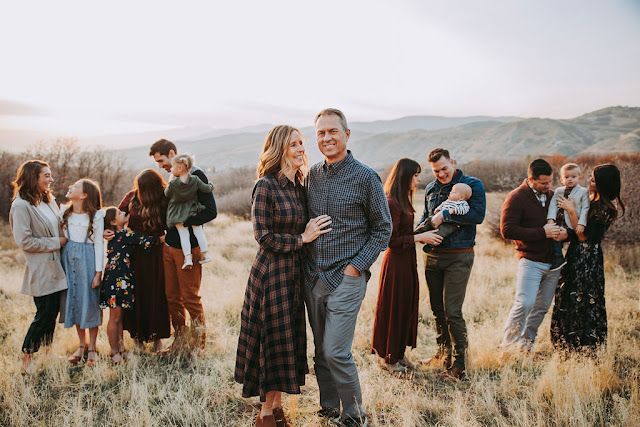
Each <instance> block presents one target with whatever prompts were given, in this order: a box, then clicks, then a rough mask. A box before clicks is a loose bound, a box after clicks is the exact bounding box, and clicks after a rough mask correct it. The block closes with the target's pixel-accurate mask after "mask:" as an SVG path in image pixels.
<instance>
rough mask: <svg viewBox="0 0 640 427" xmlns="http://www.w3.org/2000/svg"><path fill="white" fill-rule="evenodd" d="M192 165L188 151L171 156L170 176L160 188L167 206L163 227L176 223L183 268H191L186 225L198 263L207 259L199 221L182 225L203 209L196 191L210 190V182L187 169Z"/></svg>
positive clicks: (211, 189) (189, 244)
mask: <svg viewBox="0 0 640 427" xmlns="http://www.w3.org/2000/svg"><path fill="white" fill-rule="evenodd" d="M192 167H193V157H191V156H190V155H188V154H179V155H176V156H175V157H173V158H172V159H171V175H172V177H171V180H170V181H169V185H167V188H165V190H164V194H165V196H166V197H167V200H168V202H169V204H168V206H167V227H169V228H171V227H174V226H175V227H176V229H177V230H178V235H179V236H180V245H181V246H182V253H183V254H184V264H183V265H182V269H183V270H190V269H192V268H193V259H192V257H191V242H190V239H189V228H191V229H192V230H193V235H194V236H195V237H196V239H197V240H198V246H199V247H200V252H201V253H202V259H201V260H200V264H204V263H206V262H210V261H211V257H210V256H209V251H208V247H207V238H206V236H205V234H204V227H203V226H202V225H197V226H191V227H185V226H184V222H185V221H186V220H187V219H188V218H189V217H191V216H193V215H195V214H196V213H198V212H200V211H202V210H204V206H203V205H202V204H201V203H199V202H198V191H200V192H203V193H210V192H212V191H213V184H205V183H204V182H202V180H200V178H198V177H197V176H195V175H192V174H191V173H190V171H191V168H192Z"/></svg>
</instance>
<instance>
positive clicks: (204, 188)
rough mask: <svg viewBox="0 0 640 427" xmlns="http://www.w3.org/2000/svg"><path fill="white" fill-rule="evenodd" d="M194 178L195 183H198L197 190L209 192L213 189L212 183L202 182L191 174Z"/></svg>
mask: <svg viewBox="0 0 640 427" xmlns="http://www.w3.org/2000/svg"><path fill="white" fill-rule="evenodd" d="M193 176H194V177H195V178H196V183H197V184H198V191H199V192H201V193H211V192H212V191H213V184H211V183H204V182H202V180H201V179H200V178H198V177H197V176H195V175H193Z"/></svg>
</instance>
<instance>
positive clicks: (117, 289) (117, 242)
mask: <svg viewBox="0 0 640 427" xmlns="http://www.w3.org/2000/svg"><path fill="white" fill-rule="evenodd" d="M157 243H158V238H157V237H156V236H146V235H144V234H139V233H136V232H134V231H132V230H130V229H128V228H125V229H123V230H120V231H117V232H116V234H115V236H114V237H113V239H112V240H111V241H110V242H109V243H108V244H107V263H106V265H105V266H104V275H103V277H102V285H101V286H100V308H125V309H129V308H131V307H133V304H134V301H135V293H134V292H135V288H136V278H135V275H134V273H133V266H132V265H131V254H132V253H133V251H134V250H135V249H136V248H138V247H140V248H142V249H143V250H149V249H150V248H152V247H153V246H154V245H157Z"/></svg>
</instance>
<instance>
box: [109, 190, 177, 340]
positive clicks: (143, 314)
mask: <svg viewBox="0 0 640 427" xmlns="http://www.w3.org/2000/svg"><path fill="white" fill-rule="evenodd" d="M134 197H135V191H134V190H131V191H130V192H129V193H127V195H126V196H124V198H123V199H122V201H121V202H120V205H119V206H118V208H119V209H120V210H122V211H124V212H127V213H128V214H129V228H131V229H132V230H133V231H135V232H137V233H141V234H145V235H149V236H160V235H162V234H164V230H163V229H157V230H149V229H147V228H146V227H145V226H144V224H143V223H142V218H141V217H140V212H139V211H138V209H137V208H136V207H135V205H134V204H132V203H131V201H132V200H133V198H134ZM131 255H132V259H131V261H132V263H133V270H134V275H135V278H136V288H135V289H134V293H135V303H134V304H133V307H132V308H131V309H129V310H124V329H126V330H127V331H129V334H130V335H131V338H134V339H136V340H138V341H151V340H154V339H158V338H169V336H170V335H171V326H170V323H169V308H168V306H167V296H166V294H165V292H164V268H163V263H162V245H158V246H153V247H152V248H151V249H148V250H143V249H142V248H141V247H136V248H135V249H133V253H132V254H131Z"/></svg>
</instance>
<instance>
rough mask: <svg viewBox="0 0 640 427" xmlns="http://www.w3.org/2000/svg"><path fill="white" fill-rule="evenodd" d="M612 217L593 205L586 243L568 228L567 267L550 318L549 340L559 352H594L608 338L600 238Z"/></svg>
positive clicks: (586, 233) (588, 222) (586, 228)
mask: <svg viewBox="0 0 640 427" xmlns="http://www.w3.org/2000/svg"><path fill="white" fill-rule="evenodd" d="M612 222H613V215H612V213H611V212H609V211H607V210H606V209H604V208H603V207H601V206H600V205H599V204H598V203H597V202H595V203H594V202H592V203H591V207H590V209H589V218H588V221H587V226H586V227H585V231H584V233H585V235H586V237H587V240H586V241H584V242H580V241H579V240H578V236H577V235H576V233H575V232H574V231H573V230H571V229H569V230H568V232H569V238H570V243H569V248H568V250H567V257H566V259H567V264H566V265H565V266H564V267H563V269H562V279H561V280H560V284H559V286H558V288H557V289H556V295H555V304H554V306H553V314H552V317H551V341H552V342H553V345H554V346H555V347H556V348H558V349H564V350H580V349H581V348H585V349H588V350H596V349H597V348H598V347H599V346H601V345H603V344H605V342H606V339H607V310H606V307H605V299H604V291H605V286H604V285H605V280H604V258H603V254H602V243H601V242H602V239H603V238H604V235H605V233H606V231H607V229H608V228H609V226H610V225H611V223H612Z"/></svg>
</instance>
